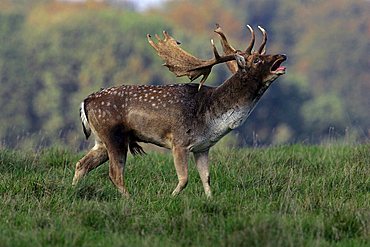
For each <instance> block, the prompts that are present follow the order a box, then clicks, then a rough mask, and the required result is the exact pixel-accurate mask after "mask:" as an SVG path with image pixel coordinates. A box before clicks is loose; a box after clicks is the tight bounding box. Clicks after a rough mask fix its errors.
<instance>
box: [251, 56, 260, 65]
mask: <svg viewBox="0 0 370 247" xmlns="http://www.w3.org/2000/svg"><path fill="white" fill-rule="evenodd" d="M260 62H261V59H260V58H259V57H256V58H255V59H254V60H253V63H254V64H258V63H260Z"/></svg>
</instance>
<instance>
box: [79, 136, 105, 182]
mask: <svg viewBox="0 0 370 247" xmlns="http://www.w3.org/2000/svg"><path fill="white" fill-rule="evenodd" d="M107 160H108V152H107V149H106V148H105V146H104V144H103V143H102V142H101V141H100V140H99V139H96V140H95V146H94V147H93V148H92V149H91V150H90V151H89V152H88V153H87V154H86V155H85V156H84V157H83V158H82V159H80V160H79V161H78V162H77V163H76V169H75V175H74V177H73V181H72V185H76V184H77V183H78V181H79V180H80V179H81V178H82V177H83V176H84V175H86V174H87V173H88V172H90V171H91V170H93V169H94V168H96V167H98V166H100V165H101V164H103V163H104V162H106V161H107Z"/></svg>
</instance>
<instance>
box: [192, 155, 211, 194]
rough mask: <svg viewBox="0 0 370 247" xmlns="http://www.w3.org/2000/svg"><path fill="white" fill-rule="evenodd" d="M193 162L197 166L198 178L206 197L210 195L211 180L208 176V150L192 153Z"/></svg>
mask: <svg viewBox="0 0 370 247" xmlns="http://www.w3.org/2000/svg"><path fill="white" fill-rule="evenodd" d="M194 159H195V164H196V166H197V169H198V172H199V176H200V179H201V180H202V184H203V188H204V192H205V193H206V196H207V197H208V198H211V197H212V192H211V180H210V176H209V162H208V150H207V151H205V152H201V153H194Z"/></svg>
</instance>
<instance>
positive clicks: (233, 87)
mask: <svg viewBox="0 0 370 247" xmlns="http://www.w3.org/2000/svg"><path fill="white" fill-rule="evenodd" d="M266 89H267V87H263V86H262V83H261V81H260V80H259V79H258V78H254V77H253V76H248V77H246V76H243V74H242V73H238V72H237V73H235V74H234V75H233V76H232V77H230V78H229V79H228V80H226V81H225V82H224V83H223V84H222V85H220V86H219V87H217V88H216V89H215V90H214V91H213V93H212V96H211V99H210V101H209V102H210V105H209V110H210V112H211V113H212V114H214V115H216V116H217V115H222V114H223V113H225V112H228V111H229V110H233V109H238V110H241V109H243V108H249V109H252V108H253V106H254V105H255V103H256V102H257V101H258V99H259V98H260V97H261V96H262V94H263V93H264V92H265V90H266Z"/></svg>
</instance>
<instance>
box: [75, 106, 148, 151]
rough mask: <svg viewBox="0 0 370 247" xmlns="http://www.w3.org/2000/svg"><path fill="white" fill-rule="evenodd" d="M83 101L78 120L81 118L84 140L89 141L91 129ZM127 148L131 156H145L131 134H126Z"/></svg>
mask: <svg viewBox="0 0 370 247" xmlns="http://www.w3.org/2000/svg"><path fill="white" fill-rule="evenodd" d="M85 101H86V100H84V101H82V103H81V106H80V118H81V124H82V130H83V132H84V134H85V137H86V140H87V139H89V137H90V135H91V132H92V131H91V127H90V124H89V119H88V117H87V114H86V107H85ZM127 138H128V140H129V141H128V148H129V150H130V152H131V154H132V155H134V156H136V155H144V154H146V153H145V151H144V149H143V148H142V147H141V146H140V145H139V144H138V143H137V139H136V137H135V136H134V135H133V134H128V136H127Z"/></svg>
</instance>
